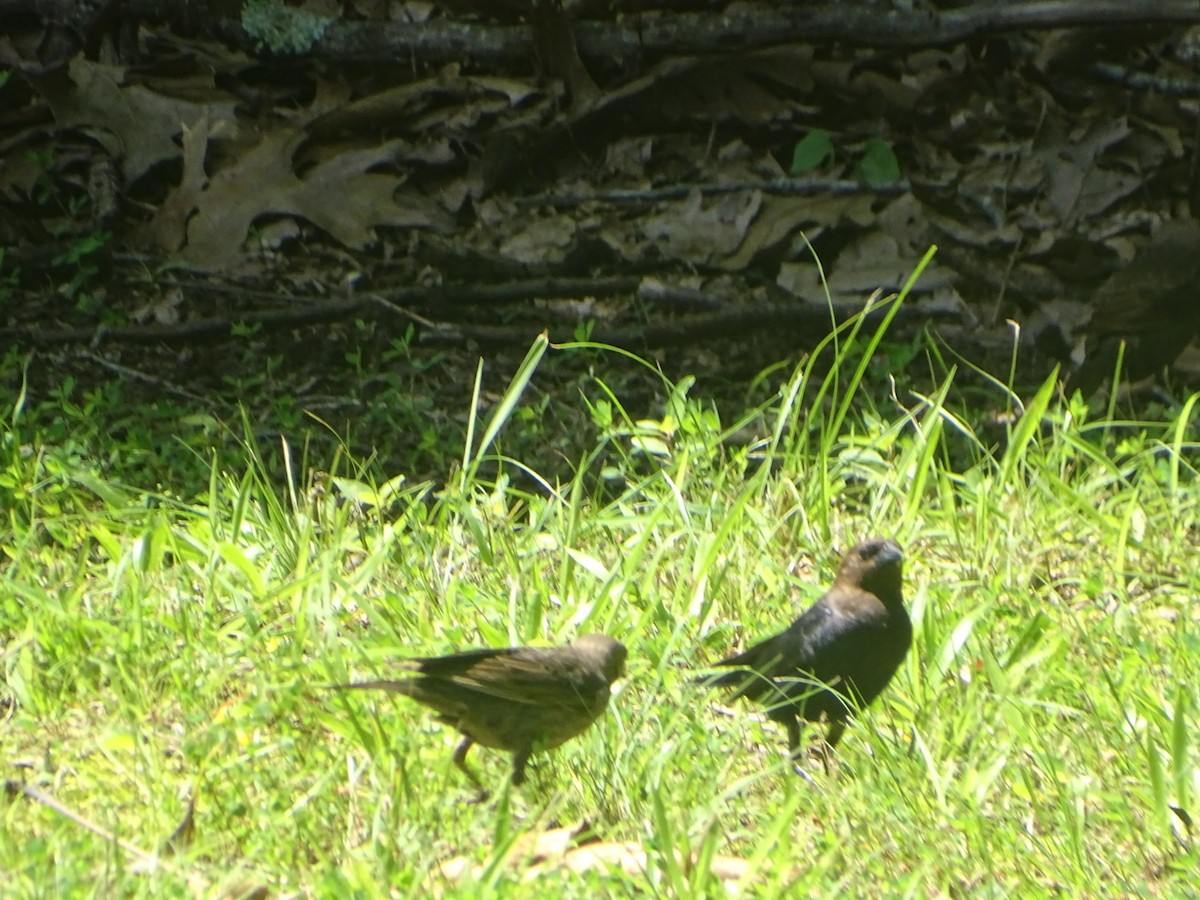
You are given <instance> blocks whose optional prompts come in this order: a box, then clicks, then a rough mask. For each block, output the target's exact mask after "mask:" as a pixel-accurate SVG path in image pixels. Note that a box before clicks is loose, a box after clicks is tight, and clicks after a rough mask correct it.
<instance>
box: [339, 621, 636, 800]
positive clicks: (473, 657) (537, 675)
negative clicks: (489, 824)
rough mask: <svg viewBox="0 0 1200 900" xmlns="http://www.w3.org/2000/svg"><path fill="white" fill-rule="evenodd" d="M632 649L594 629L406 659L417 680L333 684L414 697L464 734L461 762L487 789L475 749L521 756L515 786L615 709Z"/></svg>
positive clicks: (458, 751) (516, 762) (458, 750)
mask: <svg viewBox="0 0 1200 900" xmlns="http://www.w3.org/2000/svg"><path fill="white" fill-rule="evenodd" d="M625 656H626V651H625V646H624V645H623V644H622V643H621V642H620V641H616V640H613V639H612V638H610V637H608V636H607V635H603V634H588V635H584V636H583V637H581V638H578V639H576V640H575V641H573V642H571V643H570V644H567V645H566V646H565V647H508V648H505V649H499V650H492V649H484V650H467V651H465V652H463V653H452V654H450V655H449V656H426V657H417V658H414V659H409V660H405V662H404V669H405V671H407V672H410V673H412V674H411V676H410V677H407V678H400V679H395V680H384V681H363V682H356V683H354V684H341V685H333V687H334V688H337V689H339V690H372V689H378V690H384V691H392V692H393V693H397V694H405V695H407V696H409V697H412V698H413V699H414V700H416V701H417V702H418V703H423V704H424V705H425V706H428V707H430V708H432V709H434V710H436V711H437V712H438V713H439V715H438V718H439V719H440V720H441V721H442V722H445V723H446V724H447V725H453V726H454V727H455V728H457V729H458V730H459V731H460V732H462V734H463V739H462V742H461V743H459V745H458V747H457V748H456V749H455V751H454V764H455V765H456V766H458V768H459V769H461V770H462V771H463V772H464V773H465V774H466V776H467V777H468V778H470V779H471V781H472V782H473V783H474V784H475V785H476V786H477V787H478V788H479V789H480V791H481V793H485V792H483V785H482V784H481V783H480V781H479V779H478V778H477V777H476V775H475V773H474V772H472V771H471V769H470V768H469V767H468V766H467V751H468V750H470V749H471V745H472V744H482V745H483V746H484V747H492V748H493V749H496V750H507V751H508V752H510V753H512V754H513V767H512V783H513V784H514V785H519V784H521V783H522V782H523V781H524V780H525V764H526V763H527V762H528V761H529V756H530V754H532V753H535V752H537V751H539V750H550V749H553V748H554V747H557V746H559V745H560V744H562V743H564V742H566V741H569V740H570V739H571V738H573V737H575V736H576V735H578V734H582V733H583V732H584V731H586V730H587V728H588V726H589V725H591V724H592V723H593V722H595V721H596V719H598V718H599V717H600V716H601V714H602V713H603V712H604V710H605V708H607V706H608V697H609V688H610V687H611V686H612V683H613V682H614V681H616V680H617V679H618V678H620V677H621V675H622V674H624V671H625Z"/></svg>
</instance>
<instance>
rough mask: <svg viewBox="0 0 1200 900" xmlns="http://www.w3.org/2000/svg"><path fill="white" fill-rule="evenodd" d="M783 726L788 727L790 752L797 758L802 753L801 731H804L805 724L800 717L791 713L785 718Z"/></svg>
mask: <svg viewBox="0 0 1200 900" xmlns="http://www.w3.org/2000/svg"><path fill="white" fill-rule="evenodd" d="M783 727H784V728H786V729H787V734H788V753H790V754H791V755H792V758H793V759H795V758H796V757H797V756H799V755H800V733H801V731H803V726H801V724H800V720H799V719H797V718H796V717H795V716H794V715H791V716H788V717H787V718H786V719H784V720H783Z"/></svg>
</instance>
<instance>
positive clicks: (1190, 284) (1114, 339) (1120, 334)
mask: <svg viewBox="0 0 1200 900" xmlns="http://www.w3.org/2000/svg"><path fill="white" fill-rule="evenodd" d="M1197 333H1200V221H1197V220H1196V219H1177V220H1175V221H1172V222H1168V223H1167V224H1166V225H1164V226H1163V227H1162V228H1161V229H1159V232H1158V234H1156V235H1155V236H1154V237H1153V238H1152V239H1151V241H1150V243H1148V244H1147V245H1146V246H1145V247H1143V248H1142V249H1141V251H1140V252H1139V253H1138V255H1137V256H1136V257H1134V259H1133V261H1132V262H1130V263H1129V264H1128V265H1126V266H1124V267H1123V268H1120V269H1118V270H1117V271H1116V272H1114V273H1113V274H1112V275H1110V276H1109V277H1108V279H1107V280H1106V281H1105V282H1104V283H1103V284H1101V285H1100V287H1099V288H1098V289H1097V290H1096V295H1095V297H1094V299H1093V312H1092V318H1091V321H1090V322H1089V324H1088V340H1087V349H1086V355H1085V357H1084V360H1083V365H1081V366H1080V367H1079V369H1078V370H1077V371H1076V372H1075V373H1074V375H1072V376H1071V378H1070V380H1069V381H1068V383H1067V392H1068V393H1071V392H1072V391H1074V390H1075V389H1076V388H1078V389H1079V390H1080V391H1082V392H1083V396H1084V397H1090V396H1091V395H1092V394H1093V393H1095V391H1096V389H1097V388H1098V387H1100V384H1101V382H1103V381H1104V379H1105V378H1108V377H1109V376H1110V375H1112V373H1113V370H1114V367H1115V366H1116V362H1117V355H1118V353H1119V352H1120V345H1121V342H1122V341H1124V342H1125V351H1124V355H1123V356H1122V357H1121V364H1122V370H1121V371H1122V377H1124V378H1125V379H1126V380H1128V381H1136V380H1138V379H1141V378H1145V377H1147V376H1149V375H1153V374H1155V373H1156V372H1160V371H1161V370H1162V369H1163V368H1164V367H1166V366H1169V365H1170V364H1171V363H1173V362H1174V361H1175V359H1176V358H1177V357H1178V356H1179V354H1180V353H1182V352H1183V349H1184V347H1186V346H1187V345H1188V343H1189V342H1190V341H1191V340H1192V338H1194V337H1195V336H1196V335H1197Z"/></svg>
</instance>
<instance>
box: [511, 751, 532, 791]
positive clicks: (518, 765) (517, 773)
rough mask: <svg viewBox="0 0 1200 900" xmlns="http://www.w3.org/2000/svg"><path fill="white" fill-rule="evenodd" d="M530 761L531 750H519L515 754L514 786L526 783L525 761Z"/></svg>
mask: <svg viewBox="0 0 1200 900" xmlns="http://www.w3.org/2000/svg"><path fill="white" fill-rule="evenodd" d="M527 762H529V751H528V750H518V751H517V752H516V753H514V754H513V770H512V783H513V787H520V786H521V785H522V784H524V783H525V763H527Z"/></svg>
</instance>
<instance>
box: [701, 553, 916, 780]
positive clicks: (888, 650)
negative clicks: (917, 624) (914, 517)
mask: <svg viewBox="0 0 1200 900" xmlns="http://www.w3.org/2000/svg"><path fill="white" fill-rule="evenodd" d="M903 563H904V552H903V551H902V550H901V548H900V545H899V544H897V543H896V542H895V541H893V540H888V539H884V538H874V539H871V540H867V541H864V542H863V543H860V544H858V545H857V546H855V547H854V548H853V549H851V550H850V552H849V553H847V554H846V555H845V556H844V557H843V559H842V561H841V565H840V566H839V568H838V571H837V576H836V577H835V579H834V582H833V586H832V587H830V588H829V590H828V591H826V592H825V594H824V595H823V596H822V597H821V598H820V599H819V600H818V601H817V602H816V603H814V604H813V605H812V606H811V607H809V608H808V609H807V610H805V611H804V612H803V613H802V614H801V615H800V616H799V617H798V618H797V619H796V620H795V621H793V622H792V624H791V625H789V626H788V627H787V628H786V629H785V630H784V631H781V632H780V633H779V634H776V635H774V636H773V637H769V638H767V639H766V640H764V641H761V642H760V643H757V644H754V645H753V646H751V647H750V648H749V649H747V650H745V651H743V652H742V653H738V654H736V655H735V656H730V657H728V658H726V659H723V660H721V661H720V662H718V663H717V664H716V665H717V666H718V667H722V668H732V669H735V670H736V671H733V672H726V673H722V674H719V675H715V676H714V675H710V676H707V677H705V678H702V679H700V681H701V682H702V683H703V684H704V685H705V686H708V687H718V688H735V689H736V691H735V693H734V695H733V696H734V698H735V699H736V698H738V697H745V698H746V699H748V700H753V701H757V702H759V703H762V704H763V705H765V706H766V714H767V718H769V719H771V720H772V721H774V722H778V723H779V724H780V725H782V726H783V727H784V728H785V729H787V738H788V750H789V752H790V754H791V756H792V758H793V759H796V758H797V757H798V756H799V755H800V736H801V733H802V725H801V721H802V720H803V721H807V722H817V721H819V720H820V719H822V718H824V719H825V720H827V721H828V723H829V731H828V732H827V734H826V735H825V741H824V744H823V747H822V749H823V751H824V754H825V759H826V762H827V761H828V754H829V751H831V750H833V748H834V747H836V746H837V743H838V741H840V740H841V738H842V733H843V732H844V731H845V729H846V722H847V720H848V719H849V717H850V716H851V714H852V713H853V712H854V711H855V710H856V709H861V708H863V707H865V706H866V705H867V704H869V703H870V702H871V701H872V700H874V699H875V698H876V697H877V696H878V695H879V693H880V692H881V691H882V690H883V689H884V688H885V687H886V686H887V684H888V682H889V681H891V680H892V676H893V675H894V674H895V673H896V669H897V668H899V666H900V663H901V661H903V659H904V657H905V654H907V653H908V649H909V646H910V645H911V644H912V634H913V629H912V621H911V620H910V619H909V617H908V611H907V610H906V609H905V607H904V600H903V597H902V595H901V577H902V568H903Z"/></svg>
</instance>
